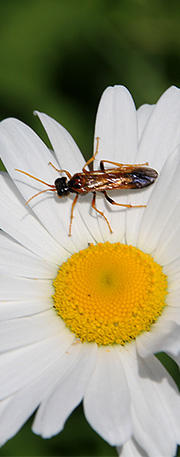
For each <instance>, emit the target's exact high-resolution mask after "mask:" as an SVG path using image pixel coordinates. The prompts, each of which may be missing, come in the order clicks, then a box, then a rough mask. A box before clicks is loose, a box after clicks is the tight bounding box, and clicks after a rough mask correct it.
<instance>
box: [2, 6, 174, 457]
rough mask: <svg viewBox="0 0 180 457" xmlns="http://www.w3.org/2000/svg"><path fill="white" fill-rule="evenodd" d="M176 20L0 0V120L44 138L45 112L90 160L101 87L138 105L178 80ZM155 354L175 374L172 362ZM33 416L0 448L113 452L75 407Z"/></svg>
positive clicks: (165, 13) (143, 12)
mask: <svg viewBox="0 0 180 457" xmlns="http://www.w3.org/2000/svg"><path fill="white" fill-rule="evenodd" d="M179 27H180V2H179V1H178V0H171V1H169V0H132V1H130V0H119V1H117V0H84V1H83V0H82V1H80V0H51V1H50V0H49V1H48V0H29V1H26V0H0V117H1V119H3V118H5V117H9V116H15V117H17V118H19V119H21V120H23V121H24V122H25V123H27V124H28V125H30V126H31V127H32V128H33V129H34V130H35V131H36V132H37V133H38V134H39V135H41V137H42V138H43V139H44V140H46V135H45V133H44V132H43V129H42V127H41V126H40V123H39V122H38V119H37V118H36V117H33V110H35V109H38V110H40V111H43V112H45V113H47V114H49V115H50V116H52V117H54V118H55V119H57V120H58V121H59V122H60V123H62V124H63V125H64V126H65V127H66V128H67V129H68V130H69V131H70V133H71V134H72V135H73V137H74V138H75V140H76V142H77V143H78V145H79V147H80V148H81V150H82V152H83V153H84V155H85V157H86V158H88V157H89V156H90V155H91V153H92V141H93V130H94V121H95V114H96V109H97V105H98V102H99V99H100V96H101V94H102V92H103V90H104V89H105V88H106V87H107V86H108V85H114V84H124V85H125V86H127V87H128V89H129V90H130V92H131V93H132V95H133V97H134V100H135V103H136V105H137V107H139V106H140V105H141V104H143V103H155V102H156V101H157V99H158V98H159V96H160V95H161V94H162V92H164V90H166V89H167V88H168V87H169V86H170V85H172V84H175V85H177V86H180V28H179ZM161 359H162V360H163V362H164V363H165V364H166V366H167V368H168V369H169V370H170V372H171V374H172V375H173V376H174V377H175V380H176V382H178V378H179V372H178V370H177V367H176V365H175V364H174V363H172V362H171V361H170V360H169V359H168V358H167V357H166V356H163V355H162V356H161ZM31 423H32V418H31V419H30V420H29V421H28V423H27V424H25V426H24V427H23V428H22V430H21V431H20V432H19V434H18V435H17V436H16V437H15V438H13V439H12V440H10V441H9V442H8V443H7V444H6V445H5V446H4V447H3V448H2V449H1V450H0V456H116V451H115V449H114V448H111V447H110V446H108V445H107V444H106V443H105V442H104V441H103V440H102V439H101V438H100V437H99V436H98V435H96V433H94V432H93V430H91V428H90V427H89V425H88V424H87V422H86V420H85V419H84V417H83V413H82V408H81V406H80V407H79V408H77V410H76V411H74V413H73V414H72V416H71V417H70V418H69V419H68V421H67V424H66V426H65V429H64V431H63V432H62V433H61V434H60V435H58V436H56V437H54V438H52V439H51V440H43V439H41V438H40V437H38V436H35V435H33V434H32V432H31V431H30V426H31ZM179 455H180V454H179ZM153 457H155V456H153Z"/></svg>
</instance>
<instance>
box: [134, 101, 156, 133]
mask: <svg viewBox="0 0 180 457" xmlns="http://www.w3.org/2000/svg"><path fill="white" fill-rule="evenodd" d="M154 107H155V105H148V104H145V105H142V106H140V108H139V109H138V110H137V117H138V138H139V141H140V140H141V137H142V135H143V132H144V129H145V127H146V124H147V123H148V121H149V118H150V116H151V114H152V112H153V110H154Z"/></svg>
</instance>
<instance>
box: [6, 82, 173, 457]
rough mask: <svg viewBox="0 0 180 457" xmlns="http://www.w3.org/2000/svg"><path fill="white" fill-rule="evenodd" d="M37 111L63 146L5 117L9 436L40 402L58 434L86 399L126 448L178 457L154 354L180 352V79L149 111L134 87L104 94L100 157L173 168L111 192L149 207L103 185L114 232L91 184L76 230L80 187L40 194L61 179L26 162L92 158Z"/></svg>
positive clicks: (168, 394) (77, 162) (44, 423)
mask: <svg viewBox="0 0 180 457" xmlns="http://www.w3.org/2000/svg"><path fill="white" fill-rule="evenodd" d="M36 114H37V115H38V116H39V118H40V120H41V122H42V124H43V126H44V128H45V130H46V132H47V135H48V136H49V139H50V142H51V144H52V148H53V152H51V151H50V150H49V149H48V148H47V147H46V145H45V144H44V143H43V142H42V141H41V139H40V138H38V136H37V135H36V134H35V133H34V132H33V131H32V130H31V129H30V128H29V127H27V126H26V125H25V124H23V123H22V122H20V121H18V120H16V119H7V120H4V121H3V122H2V123H1V125H0V154H1V158H2V160H3V162H4V165H5V167H6V168H7V171H8V173H9V175H8V174H7V173H3V172H2V173H1V174H0V179H1V192H0V222H1V229H2V230H1V232H0V235H1V236H0V245H1V256H0V270H1V271H0V272H1V276H0V280H1V288H0V290H1V296H0V320H1V333H0V341H1V358H0V373H1V376H0V423H1V427H0V443H1V445H2V444H3V443H5V442H6V441H7V440H8V439H9V438H11V437H12V436H13V435H14V434H15V433H17V432H18V430H19V429H20V427H21V426H22V425H23V424H24V422H25V421H26V420H27V419H28V418H29V417H30V416H31V414H32V413H33V412H34V411H35V410H36V409H37V408H38V409H37V413H36V416H35V420H34V423H33V431H34V433H37V434H40V435H41V436H43V437H45V438H50V437H52V436H53V435H55V434H57V433H59V432H60V431H61V430H62V429H63V427H64V424H65V422H66V420H67V418H68V416H69V415H70V414H71V412H72V411H73V410H74V408H76V406H77V405H78V404H79V403H80V402H81V401H83V405H84V414H85V417H86V419H87V421H88V422H89V424H90V425H91V426H92V428H93V429H94V430H95V431H96V432H97V433H98V434H99V435H100V436H101V437H103V438H104V439H105V440H106V441H107V442H108V443H109V444H110V445H112V446H117V449H118V453H119V455H120V456H123V457H130V455H132V456H133V457H134V456H149V457H152V456H156V457H162V456H163V457H170V456H171V457H173V456H174V455H175V452H176V446H177V443H179V438H180V398H179V393H178V390H177V387H176V385H175V383H174V381H173V380H172V378H171V376H170V375H169V374H168V372H167V371H166V369H165V368H164V367H163V366H162V364H161V363H160V362H159V360H158V359H157V358H156V357H155V355H154V354H155V353H157V352H160V351H165V352H166V353H167V354H168V355H170V356H171V357H172V358H173V359H174V360H176V362H177V363H180V301H179V295H180V202H179V200H180V192H179V180H180V146H179V144H180V91H179V90H178V89H177V88H175V87H171V88H170V89H169V90H167V91H166V92H165V93H164V94H163V96H162V97H161V98H160V100H159V101H158V102H157V104H156V105H154V106H149V105H144V106H142V107H141V108H140V109H139V110H138V111H136V108H135V106H134V102H133V100H132V97H131V95H130V93H129V92H128V90H127V89H125V88H124V87H122V86H115V87H109V88H107V89H106V90H105V92H104V93H103V95H102V98H101V101H100V105H99V108H98V113H97V119H96V126H95V142H94V151H96V148H97V140H96V138H97V137H99V138H100V140H99V148H98V154H97V155H96V157H95V161H94V169H96V170H97V169H98V168H99V161H101V160H107V161H111V162H118V163H119V162H120V163H126V164H144V163H146V162H147V161H148V162H149V166H150V167H151V168H153V169H155V170H157V171H158V173H159V177H158V179H156V181H155V183H154V184H153V185H150V186H148V187H145V188H142V189H135V190H133V189H131V190H126V191H124V190H116V191H114V192H111V193H110V195H111V197H112V198H113V199H115V201H116V202H118V203H121V204H127V203H131V204H132V205H135V206H139V205H147V206H146V207H139V208H131V209H129V208H125V207H118V206H115V205H114V206H112V205H111V204H110V203H108V202H107V201H106V200H105V198H104V196H103V195H102V194H100V192H99V193H98V192H97V193H98V196H97V199H96V207H97V208H98V210H99V211H101V212H104V215H105V217H106V218H107V220H108V221H109V224H110V226H111V227H112V231H113V233H110V230H109V226H108V223H107V221H106V220H105V218H104V217H103V216H101V215H100V214H98V213H97V212H96V211H95V210H94V209H93V208H91V200H92V194H91V193H88V194H87V195H86V196H82V197H81V196H79V199H78V202H77V204H76V206H75V208H74V218H73V223H72V236H68V230H69V221H70V211H71V205H72V201H73V200H72V196H71V195H70V196H68V197H67V198H64V199H58V197H57V195H56V193H55V192H51V191H49V192H48V191H47V192H46V193H40V194H39V195H38V196H36V197H35V198H33V199H31V197H32V196H33V195H35V194H37V193H39V192H42V191H43V190H46V189H47V188H48V187H46V186H45V185H44V184H43V183H41V182H39V181H36V180H34V179H32V178H31V177H30V176H27V175H25V174H22V173H20V172H18V171H16V170H15V169H20V170H22V171H25V172H27V173H28V174H30V175H33V176H35V177H37V178H38V179H40V180H42V181H45V182H47V183H49V184H50V185H52V186H53V185H54V181H55V180H56V179H57V178H58V177H62V176H66V174H65V173H63V175H62V174H61V173H60V174H58V172H57V171H56V170H55V169H54V168H53V167H52V166H50V165H49V162H52V163H53V165H54V166H55V167H56V168H58V169H65V170H67V171H68V172H69V173H70V174H71V175H74V174H75V173H77V172H81V171H82V168H83V167H84V165H85V160H84V158H83V156H82V154H81V152H80V151H79V149H78V147H77V145H76V144H75V142H74V140H73V139H72V137H71V136H70V134H69V133H68V132H67V131H66V130H65V129H64V128H63V127H62V126H61V125H59V124H58V123H57V122H56V121H54V120H53V119H51V118H50V117H48V116H47V115H45V114H43V113H36ZM105 167H107V168H113V167H114V168H116V169H117V167H116V166H115V165H110V164H108V163H105ZM144 167H146V166H145V165H144ZM68 179H69V178H67V180H64V182H65V183H67V182H68ZM49 189H50V190H51V189H52V190H54V187H52V188H51V187H50V188H49ZM74 195H76V194H74ZM27 200H29V203H28V204H27V205H25V202H26V201H27Z"/></svg>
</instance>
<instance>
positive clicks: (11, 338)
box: [0, 309, 65, 352]
mask: <svg viewBox="0 0 180 457" xmlns="http://www.w3.org/2000/svg"><path fill="white" fill-rule="evenodd" d="M64 327H65V324H64V322H63V321H62V319H61V318H60V317H59V316H58V315H57V313H56V311H55V310H54V309H50V310H47V311H44V312H41V313H39V314H37V315H34V316H28V319H27V318H26V317H24V318H20V319H18V318H17V319H11V320H7V321H4V322H1V323H0V348H1V349H0V350H1V352H4V351H12V350H14V349H17V348H19V347H23V346H27V345H29V344H33V343H37V342H38V341H41V340H45V339H48V338H50V337H51V336H53V335H55V334H56V333H59V332H60V330H61V329H63V328H64Z"/></svg>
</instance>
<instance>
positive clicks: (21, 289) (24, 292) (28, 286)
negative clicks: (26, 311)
mask: <svg viewBox="0 0 180 457" xmlns="http://www.w3.org/2000/svg"><path fill="white" fill-rule="evenodd" d="M10 284H11V287H9V285H10ZM0 290H1V301H2V300H19V299H22V300H23V299H32V298H34V299H36V298H43V297H44V298H45V299H46V298H47V297H51V296H52V295H53V293H54V290H53V286H52V281H50V280H43V279H41V280H40V279H39V280H38V281H37V280H36V279H27V278H15V277H11V276H4V275H2V274H1V275H0Z"/></svg>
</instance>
